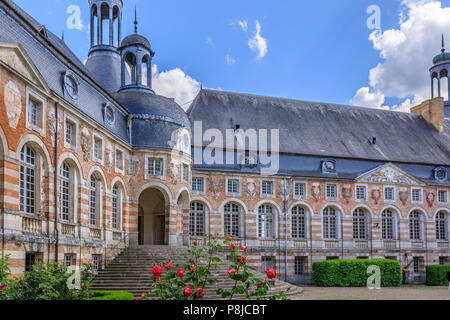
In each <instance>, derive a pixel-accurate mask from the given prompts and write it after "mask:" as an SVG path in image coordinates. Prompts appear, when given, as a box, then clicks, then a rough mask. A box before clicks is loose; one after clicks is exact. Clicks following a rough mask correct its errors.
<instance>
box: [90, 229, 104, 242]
mask: <svg viewBox="0 0 450 320" xmlns="http://www.w3.org/2000/svg"><path fill="white" fill-rule="evenodd" d="M89 238H91V239H96V240H100V239H101V238H102V230H101V229H96V228H90V229H89Z"/></svg>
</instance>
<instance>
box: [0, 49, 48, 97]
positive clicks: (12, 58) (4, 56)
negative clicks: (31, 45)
mask: <svg viewBox="0 0 450 320" xmlns="http://www.w3.org/2000/svg"><path fill="white" fill-rule="evenodd" d="M0 63H1V64H3V65H6V66H7V67H9V68H10V69H13V70H14V71H15V72H17V73H19V74H20V75H21V76H22V77H24V78H26V79H27V80H28V81H30V82H32V83H34V84H35V85H36V86H38V87H40V88H41V89H44V90H45V91H47V92H49V90H48V87H47V84H46V83H45V81H44V78H43V77H42V75H41V74H40V73H39V71H38V69H37V68H36V66H35V65H34V63H33V61H32V60H31V59H30V57H29V56H28V55H27V54H26V52H25V50H24V49H23V48H22V47H21V46H20V44H18V43H8V42H0Z"/></svg>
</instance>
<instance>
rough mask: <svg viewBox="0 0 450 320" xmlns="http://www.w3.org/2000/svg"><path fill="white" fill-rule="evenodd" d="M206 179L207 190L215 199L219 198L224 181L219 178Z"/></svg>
mask: <svg viewBox="0 0 450 320" xmlns="http://www.w3.org/2000/svg"><path fill="white" fill-rule="evenodd" d="M207 181H208V190H209V192H211V193H212V194H213V195H214V197H215V198H216V200H218V199H219V196H220V192H221V191H222V190H223V188H224V185H225V183H224V181H223V180H222V179H221V180H219V181H214V180H213V179H212V178H211V177H208V178H207Z"/></svg>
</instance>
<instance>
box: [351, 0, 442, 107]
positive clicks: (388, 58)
mask: <svg viewBox="0 0 450 320" xmlns="http://www.w3.org/2000/svg"><path fill="white" fill-rule="evenodd" d="M402 6H403V7H402V12H401V13H400V18H399V28H398V29H391V30H386V31H384V32H381V31H374V32H373V33H372V34H370V36H369V40H370V41H371V42H372V43H373V47H374V49H375V50H377V51H379V52H380V56H381V58H383V60H384V61H383V62H380V63H379V64H378V65H377V66H376V67H375V68H373V69H371V70H370V73H369V86H370V89H369V88H368V87H363V88H361V89H359V90H358V92H357V93H356V94H355V96H354V97H353V99H352V100H351V103H352V104H362V105H363V106H368V107H378V108H386V106H383V103H384V100H385V98H386V97H396V98H399V99H404V101H403V102H402V103H401V104H400V105H394V106H391V107H390V108H391V109H393V110H398V111H409V108H410V107H411V106H414V105H415V104H418V103H420V102H421V101H423V100H424V99H428V98H430V90H431V89H430V78H429V75H428V69H429V68H430V67H431V60H432V58H433V57H434V56H435V55H437V54H438V53H439V50H440V44H441V42H440V39H441V34H442V32H444V35H445V31H446V30H450V7H447V8H445V7H442V4H441V2H440V1H436V0H403V1H402ZM449 44H450V43H449ZM445 87H446V86H445V85H444V86H443V88H445ZM441 95H444V97H447V90H446V89H445V90H443V92H442V94H441ZM410 97H414V98H413V99H411V98H410Z"/></svg>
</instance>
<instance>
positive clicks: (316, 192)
mask: <svg viewBox="0 0 450 320" xmlns="http://www.w3.org/2000/svg"><path fill="white" fill-rule="evenodd" d="M321 193H322V187H321V186H320V183H313V185H312V187H311V195H312V197H313V198H314V200H315V201H316V202H319V200H320V194H321Z"/></svg>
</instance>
